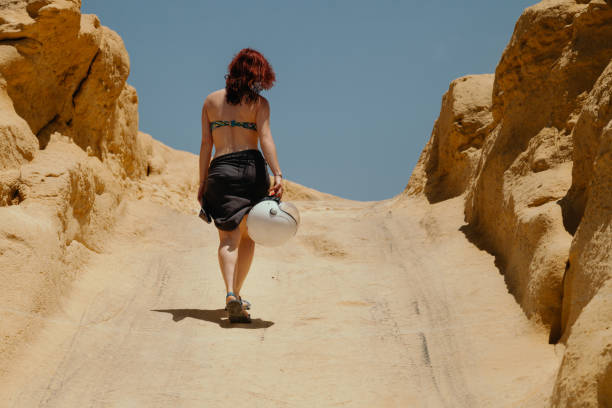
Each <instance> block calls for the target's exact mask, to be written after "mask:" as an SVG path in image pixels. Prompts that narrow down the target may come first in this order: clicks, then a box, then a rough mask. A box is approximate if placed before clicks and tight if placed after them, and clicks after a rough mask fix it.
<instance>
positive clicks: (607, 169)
mask: <svg viewBox="0 0 612 408" xmlns="http://www.w3.org/2000/svg"><path fill="white" fill-rule="evenodd" d="M611 86H612V8H611V7H610V5H609V4H607V3H606V2H604V1H597V0H593V1H590V2H589V1H573V0H571V1H570V0H544V1H542V2H540V3H539V4H536V5H534V6H532V7H529V8H527V9H526V10H525V11H524V13H523V14H522V15H521V17H520V18H519V20H518V22H517V23H516V27H515V30H514V33H513V35H512V38H511V40H510V42H509V44H508V45H507V47H506V49H505V50H504V52H503V55H502V57H501V60H500V62H499V64H498V66H497V68H496V70H495V76H494V78H491V77H490V76H488V75H479V76H469V77H464V78H460V79H458V80H455V81H453V82H452V83H451V86H450V88H449V90H448V92H447V93H446V94H445V95H444V98H443V100H442V108H441V111H440V117H439V119H438V120H437V122H436V124H435V126H434V130H433V132H432V136H431V140H430V141H429V143H428V144H427V146H426V147H425V150H424V151H423V153H422V155H421V158H420V160H419V162H418V164H417V166H416V168H415V170H414V173H413V175H412V177H411V179H410V181H409V183H408V186H407V188H406V191H405V193H404V194H408V195H418V194H424V195H425V196H426V198H427V199H428V200H429V201H430V202H437V201H439V200H441V199H445V198H449V197H453V196H456V195H459V194H461V193H465V221H466V225H465V227H464V231H465V233H466V235H467V236H468V238H469V239H471V240H473V242H474V243H475V244H477V245H479V246H480V247H482V248H484V249H486V250H488V251H489V252H491V253H492V254H494V255H495V256H496V264H497V266H498V267H499V269H500V271H501V273H502V274H503V275H504V279H505V281H506V284H507V286H508V289H509V291H510V292H511V293H512V294H513V295H514V297H515V298H516V301H517V302H518V303H519V304H520V305H521V307H522V308H523V310H524V312H525V314H526V315H527V316H529V317H530V318H531V319H532V320H533V321H535V322H539V323H541V324H543V325H545V326H546V327H548V328H549V330H550V341H551V342H552V343H556V342H558V341H561V342H562V343H563V344H565V345H566V347H567V348H566V351H565V355H564V358H563V362H562V364H561V367H560V370H559V374H558V377H557V381H556V386H555V390H554V394H553V399H552V401H553V402H552V405H553V406H554V407H576V406H583V407H587V406H589V407H591V406H612V329H611V326H610V322H611V321H612V280H611V279H610V278H611V277H612V259H611V257H610V254H611V252H612V226H611V224H610V222H611V220H612V154H611V149H612V130H611V129H612V105H611V104H612V100H611V89H612V88H611ZM489 113H490V114H489Z"/></svg>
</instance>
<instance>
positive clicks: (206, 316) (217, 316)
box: [151, 309, 274, 329]
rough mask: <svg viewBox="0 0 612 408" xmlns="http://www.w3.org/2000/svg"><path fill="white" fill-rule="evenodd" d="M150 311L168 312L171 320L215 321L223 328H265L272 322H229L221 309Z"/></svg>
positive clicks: (253, 320)
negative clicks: (188, 318) (189, 318)
mask: <svg viewBox="0 0 612 408" xmlns="http://www.w3.org/2000/svg"><path fill="white" fill-rule="evenodd" d="M151 311H152V312H162V313H170V314H171V315H172V320H174V321H175V322H180V321H181V320H183V319H184V318H186V317H191V318H192V319H198V320H205V321H207V322H211V323H216V324H218V325H219V326H220V327H222V328H224V329H231V328H235V329H266V328H268V327H270V326H272V325H273V324H274V322H269V321H266V320H261V319H252V321H251V323H230V321H229V320H228V319H227V317H226V316H227V312H226V311H225V310H223V309H215V310H203V309H159V310H151Z"/></svg>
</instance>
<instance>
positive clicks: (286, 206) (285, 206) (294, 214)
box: [278, 202, 300, 225]
mask: <svg viewBox="0 0 612 408" xmlns="http://www.w3.org/2000/svg"><path fill="white" fill-rule="evenodd" d="M278 208H280V209H281V210H282V211H284V212H286V213H287V214H289V215H290V216H291V218H293V219H294V220H295V222H296V223H297V224H298V225H300V212H299V211H298V209H297V207H296V206H295V205H293V204H291V203H285V202H282V203H280V204H279V205H278Z"/></svg>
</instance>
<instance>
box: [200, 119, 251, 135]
mask: <svg viewBox="0 0 612 408" xmlns="http://www.w3.org/2000/svg"><path fill="white" fill-rule="evenodd" d="M222 126H232V127H235V126H240V127H243V128H245V129H250V130H257V125H256V124H255V123H254V122H236V121H235V120H215V121H214V122H210V131H211V132H212V131H213V129H216V128H218V127H222Z"/></svg>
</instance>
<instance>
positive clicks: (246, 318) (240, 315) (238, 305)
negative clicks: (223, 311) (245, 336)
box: [225, 292, 251, 323]
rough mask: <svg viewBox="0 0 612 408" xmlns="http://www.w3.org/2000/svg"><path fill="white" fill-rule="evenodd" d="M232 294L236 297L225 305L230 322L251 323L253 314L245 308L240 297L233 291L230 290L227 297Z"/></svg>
mask: <svg viewBox="0 0 612 408" xmlns="http://www.w3.org/2000/svg"><path fill="white" fill-rule="evenodd" d="M230 296H231V297H233V298H234V299H233V300H230V301H229V302H227V303H226V305H225V307H226V308H227V314H228V318H229V321H230V323H251V315H249V314H248V313H247V311H246V310H245V309H244V308H243V306H242V302H241V301H240V299H239V298H238V297H236V295H234V293H233V292H228V293H227V296H225V299H226V300H227V298H228V297H230Z"/></svg>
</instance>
